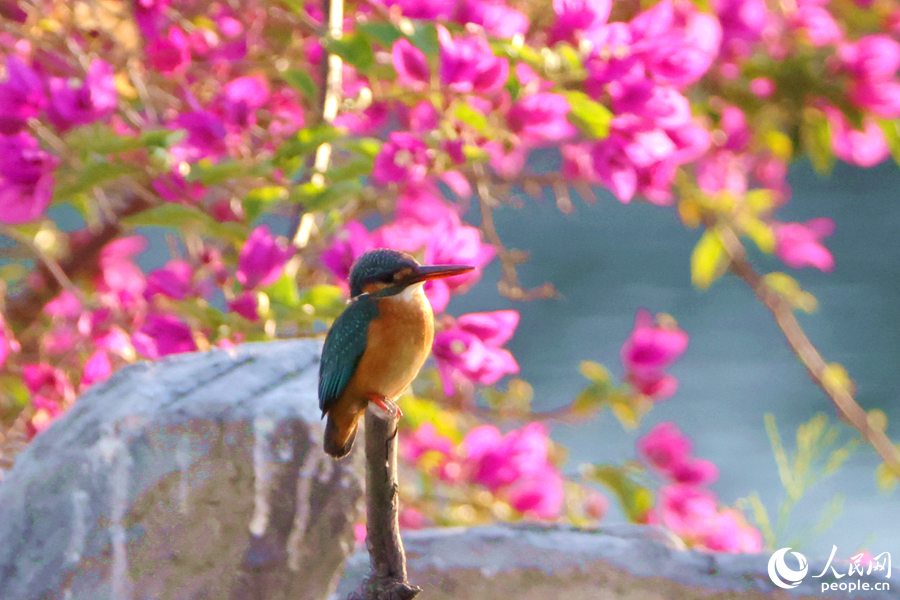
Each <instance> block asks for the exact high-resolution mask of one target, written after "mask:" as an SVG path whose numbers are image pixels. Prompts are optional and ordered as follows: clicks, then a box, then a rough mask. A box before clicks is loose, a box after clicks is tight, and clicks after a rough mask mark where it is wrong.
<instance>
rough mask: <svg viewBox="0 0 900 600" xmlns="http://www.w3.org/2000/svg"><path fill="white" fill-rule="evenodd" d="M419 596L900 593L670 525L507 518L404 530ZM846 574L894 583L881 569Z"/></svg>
mask: <svg viewBox="0 0 900 600" xmlns="http://www.w3.org/2000/svg"><path fill="white" fill-rule="evenodd" d="M403 543H404V546H405V547H406V553H407V561H408V564H407V567H408V570H409V580H410V582H411V583H413V584H415V585H418V586H421V587H422V588H423V589H424V591H423V592H422V593H421V594H419V595H418V596H417V598H416V600H469V599H477V600H495V599H496V600H507V599H509V598H515V600H547V599H548V598H562V599H564V600H619V599H621V600H670V599H674V598H678V599H679V600H694V599H696V600H700V599H703V600H724V599H757V598H783V599H785V600H787V599H797V598H815V599H817V600H821V599H823V598H838V599H841V600H846V599H848V598H866V599H873V600H874V599H877V600H888V599H897V598H900V578H898V576H897V573H896V572H892V575H893V577H892V579H891V580H890V581H889V583H890V584H891V586H890V587H891V588H893V589H892V590H891V591H879V592H874V591H869V592H858V593H857V592H854V593H848V592H846V591H827V592H824V593H823V592H822V589H821V583H822V581H824V580H825V579H826V578H815V577H813V575H817V574H819V573H821V572H822V571H823V570H824V568H825V564H826V561H824V560H811V561H810V564H809V574H808V575H807V576H806V577H805V578H804V580H803V581H802V582H801V583H800V585H799V586H798V587H797V588H795V589H793V590H790V591H788V590H783V589H781V588H778V587H776V586H775V584H773V583H772V581H771V580H770V579H769V576H768V573H767V569H768V561H769V556H770V555H769V554H755V555H746V554H744V555H736V554H707V553H702V552H694V551H685V550H681V549H678V548H676V546H675V545H674V544H672V543H671V542H670V541H669V539H668V538H667V536H666V534H665V533H664V532H663V531H661V530H660V529H657V528H654V527H649V526H638V525H621V526H615V527H606V528H603V529H601V530H598V531H595V532H586V531H578V530H574V529H567V528H556V527H552V526H547V527H541V526H515V525H502V526H494V527H479V528H473V529H431V530H422V531H405V532H403ZM835 564H836V565H837V568H838V569H839V573H840V572H842V573H843V579H840V580H838V579H835V578H834V577H831V578H829V579H828V581H829V583H830V582H832V581H836V582H840V581H845V582H846V581H848V580H853V581H860V582H868V583H869V584H870V585H871V584H874V583H875V582H884V581H885V579H883V578H880V577H877V576H876V575H874V574H871V575H868V576H866V575H863V576H861V577H858V576H854V577H852V578H851V577H849V576H848V575H847V571H848V567H847V563H842V564H839V565H838V564H837V563H835ZM368 569H369V565H368V555H367V554H365V553H364V552H358V553H357V554H355V555H354V556H353V557H352V558H351V559H350V560H349V561H348V563H347V572H346V573H345V575H344V578H343V579H342V580H341V583H340V585H339V586H338V589H337V591H336V592H335V593H334V594H333V595H332V596H331V600H343V599H344V598H346V597H347V595H348V594H349V593H350V592H352V591H353V590H355V589H356V588H357V587H358V586H359V584H360V582H361V581H362V580H363V579H364V578H365V576H366V575H367V574H368Z"/></svg>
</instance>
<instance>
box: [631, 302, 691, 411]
mask: <svg viewBox="0 0 900 600" xmlns="http://www.w3.org/2000/svg"><path fill="white" fill-rule="evenodd" d="M687 344H688V335H687V333H685V332H684V331H683V330H681V329H680V328H679V327H678V326H677V325H675V324H674V323H670V322H668V321H663V322H662V323H659V322H656V323H654V319H653V317H652V316H651V315H650V313H649V312H648V311H646V310H644V309H641V310H639V311H638V313H637V316H636V317H635V318H634V329H633V330H632V332H631V335H629V336H628V339H627V340H625V343H624V344H623V345H622V351H621V355H622V363H623V364H624V365H625V381H627V382H628V383H630V384H631V385H632V386H633V387H634V389H635V390H636V391H637V392H638V393H640V394H643V395H644V396H647V397H648V398H651V399H653V400H665V399H666V398H669V397H670V396H672V394H674V393H675V390H676V389H677V388H678V380H677V379H675V377H674V376H672V375H671V374H669V373H666V372H665V369H667V368H669V367H670V366H671V365H672V363H674V362H675V361H676V360H678V358H680V357H681V355H682V354H684V351H685V349H687Z"/></svg>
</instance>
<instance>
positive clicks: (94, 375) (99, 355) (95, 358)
mask: <svg viewBox="0 0 900 600" xmlns="http://www.w3.org/2000/svg"><path fill="white" fill-rule="evenodd" d="M110 375H112V362H111V361H110V360H109V354H108V353H107V352H106V350H104V349H102V348H98V349H97V350H95V351H94V353H93V354H91V356H90V358H88V359H87V361H85V363H84V369H83V371H82V376H81V385H80V389H81V391H82V392H83V391H84V390H86V389H88V388H89V387H91V386H92V385H94V384H95V383H100V382H102V381H106V380H107V379H109V376H110Z"/></svg>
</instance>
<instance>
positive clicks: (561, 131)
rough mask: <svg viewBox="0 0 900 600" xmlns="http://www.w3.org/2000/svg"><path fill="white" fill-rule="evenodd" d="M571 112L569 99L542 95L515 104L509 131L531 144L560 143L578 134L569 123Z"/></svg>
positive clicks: (545, 93) (560, 96)
mask: <svg viewBox="0 0 900 600" xmlns="http://www.w3.org/2000/svg"><path fill="white" fill-rule="evenodd" d="M570 110H571V109H570V107H569V102H568V100H566V97H565V96H563V95H561V94H551V93H549V92H541V93H538V94H533V95H531V96H526V97H525V98H522V99H521V100H519V101H517V102H516V103H515V104H513V105H512V107H510V109H509V112H508V113H507V114H506V121H507V123H509V130H510V131H512V132H513V133H515V134H516V135H518V136H519V137H520V138H521V139H522V140H524V141H526V142H528V143H532V144H540V143H546V142H559V141H561V140H564V139H567V138H570V137H573V136H574V135H575V134H576V133H577V129H575V126H574V125H572V124H571V123H569V120H568V114H569V111H570Z"/></svg>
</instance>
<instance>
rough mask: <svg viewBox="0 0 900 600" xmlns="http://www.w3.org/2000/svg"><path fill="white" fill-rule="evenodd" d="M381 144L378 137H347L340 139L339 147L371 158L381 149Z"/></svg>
mask: <svg viewBox="0 0 900 600" xmlns="http://www.w3.org/2000/svg"><path fill="white" fill-rule="evenodd" d="M381 146H382V143H381V140H379V139H378V138H348V139H345V140H341V147H343V148H345V149H346V150H349V151H350V152H355V153H357V154H359V155H361V156H365V157H366V158H372V159H374V158H375V157H376V156H377V155H378V153H379V152H380V151H381Z"/></svg>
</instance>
